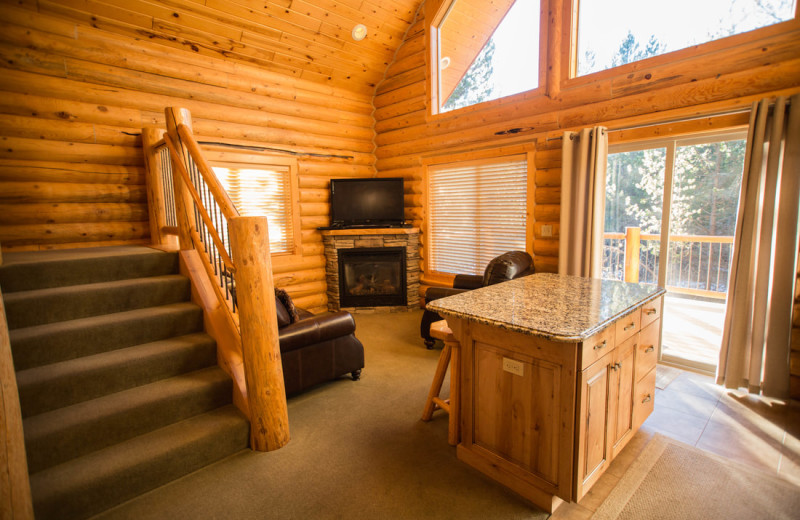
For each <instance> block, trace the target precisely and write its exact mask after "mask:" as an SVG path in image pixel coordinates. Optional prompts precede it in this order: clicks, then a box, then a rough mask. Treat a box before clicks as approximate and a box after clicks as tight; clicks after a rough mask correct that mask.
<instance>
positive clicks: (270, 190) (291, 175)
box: [214, 158, 300, 255]
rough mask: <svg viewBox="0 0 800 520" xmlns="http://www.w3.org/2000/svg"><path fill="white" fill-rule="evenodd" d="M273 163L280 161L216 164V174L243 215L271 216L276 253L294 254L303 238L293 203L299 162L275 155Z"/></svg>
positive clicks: (270, 239) (270, 226) (273, 246)
mask: <svg viewBox="0 0 800 520" xmlns="http://www.w3.org/2000/svg"><path fill="white" fill-rule="evenodd" d="M270 162H276V163H277V164H269V165H253V164H224V165H218V166H214V173H215V174H216V175H217V178H218V179H219V181H220V183H221V184H222V186H223V187H224V188H225V191H227V192H228V196H229V197H230V198H231V201H232V202H233V205H234V206H236V209H237V210H238V211H239V214H240V215H245V216H255V215H258V216H266V217H267V218H268V221H269V247H270V251H271V252H272V254H273V255H275V254H294V253H295V252H297V251H298V250H299V239H300V233H299V216H298V215H297V210H296V208H295V207H294V206H293V204H292V200H293V199H294V200H296V197H293V196H292V193H293V191H296V188H295V187H294V186H293V184H294V181H293V179H296V178H297V175H296V169H297V167H296V163H295V162H294V161H291V160H289V161H282V160H280V159H274V158H271V159H270Z"/></svg>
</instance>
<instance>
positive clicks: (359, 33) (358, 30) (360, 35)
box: [352, 23, 367, 42]
mask: <svg viewBox="0 0 800 520" xmlns="http://www.w3.org/2000/svg"><path fill="white" fill-rule="evenodd" d="M352 34H353V39H354V40H355V41H357V42H360V41H361V40H363V39H364V38H366V37H367V26H366V25H364V24H363V23H360V24H358V25H356V26H355V27H353V33H352Z"/></svg>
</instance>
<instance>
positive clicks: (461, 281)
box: [419, 251, 534, 349]
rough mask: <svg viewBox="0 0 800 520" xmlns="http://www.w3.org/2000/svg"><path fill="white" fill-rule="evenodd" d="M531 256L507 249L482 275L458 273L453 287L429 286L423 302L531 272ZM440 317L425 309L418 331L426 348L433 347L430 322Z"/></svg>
mask: <svg viewBox="0 0 800 520" xmlns="http://www.w3.org/2000/svg"><path fill="white" fill-rule="evenodd" d="M533 272H534V267H533V258H531V255H529V254H528V253H526V252H525V251H509V252H507V253H503V254H502V255H500V256H498V257H495V258H493V259H492V260H491V261H490V262H489V265H487V266H486V269H485V270H484V272H483V276H480V275H475V274H458V275H456V277H455V280H453V287H430V288H429V289H428V290H427V291H426V292H425V303H426V304H427V303H429V302H432V301H433V300H438V299H439V298H444V297H445V296H452V295H454V294H459V293H463V292H466V291H471V290H473V289H478V288H480V287H486V286H487V285H494V284H496V283H500V282H505V281H507V280H513V279H514V278H519V277H520V276H527V275H529V274H533ZM441 319H442V318H441V317H440V316H439V315H438V314H436V313H435V312H433V311H429V310H427V309H425V312H424V313H423V314H422V322H421V323H420V326H419V333H420V336H422V339H423V340H424V341H425V346H426V347H428V349H432V348H433V343H434V339H433V338H432V337H431V324H432V323H434V322H436V321H439V320H441Z"/></svg>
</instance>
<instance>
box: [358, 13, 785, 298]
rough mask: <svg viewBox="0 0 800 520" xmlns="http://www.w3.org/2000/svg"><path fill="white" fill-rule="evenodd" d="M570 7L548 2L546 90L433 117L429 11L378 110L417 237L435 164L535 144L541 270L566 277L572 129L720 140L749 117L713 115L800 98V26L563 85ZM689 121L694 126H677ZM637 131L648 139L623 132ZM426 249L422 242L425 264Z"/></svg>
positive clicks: (385, 151) (618, 138) (386, 152)
mask: <svg viewBox="0 0 800 520" xmlns="http://www.w3.org/2000/svg"><path fill="white" fill-rule="evenodd" d="M427 1H428V2H436V1H438V0H427ZM569 3H570V2H567V1H566V0H550V2H549V6H550V9H547V6H548V3H547V2H543V10H542V19H543V20H544V23H543V28H544V30H546V31H548V32H549V33H550V40H549V41H550V44H549V45H548V47H549V48H548V52H547V55H548V59H549V60H551V61H550V62H549V63H548V67H547V74H546V76H547V77H542V78H540V83H541V86H540V88H539V89H537V90H534V91H531V92H528V93H523V94H517V95H515V96H510V97H508V98H504V99H500V100H496V101H490V102H487V103H484V104H481V105H476V106H473V107H468V108H465V109H462V110H458V111H454V112H449V113H446V114H440V115H433V116H432V115H430V110H429V108H428V97H427V93H426V92H427V90H426V89H427V87H426V76H427V74H426V52H427V50H426V22H425V13H426V8H425V6H424V5H423V6H421V8H420V9H419V10H418V12H417V19H416V21H415V23H414V25H412V27H411V29H410V30H409V32H408V33H407V36H406V39H405V41H404V42H403V45H402V46H401V47H400V48H399V50H398V52H397V54H396V57H395V61H394V62H393V63H392V64H391V65H390V66H389V68H388V70H387V75H386V78H385V80H384V81H383V82H382V83H381V84H380V85H378V88H377V92H376V96H375V100H374V103H375V107H376V111H375V119H376V124H375V129H376V132H377V137H376V143H377V144H378V148H377V150H376V155H377V168H378V175H380V176H387V177H391V176H402V177H404V178H405V179H406V180H407V191H408V196H407V198H406V204H407V208H406V217H407V218H410V219H412V220H413V224H414V225H415V226H417V227H420V229H421V230H424V229H425V227H424V226H425V222H424V215H425V208H424V207H423V202H422V198H423V197H422V194H423V192H424V185H423V182H424V181H423V174H424V169H423V166H422V165H423V161H424V159H425V158H426V157H428V156H431V155H441V154H447V153H449V152H453V153H456V152H458V153H462V152H470V151H478V150H487V149H493V148H497V149H500V148H502V147H508V146H511V145H513V144H517V143H522V142H536V155H535V160H534V162H535V165H536V171H534V172H530V174H531V175H533V176H534V180H535V204H534V208H533V214H534V219H535V222H534V225H533V226H532V228H533V230H534V231H533V233H534V236H533V237H532V239H533V240H532V241H531V240H529V243H531V242H532V243H533V251H532V253H533V256H534V262H535V264H536V268H537V269H538V270H539V271H549V272H554V271H556V270H557V266H558V223H559V219H560V196H561V195H560V186H561V140H560V139H561V135H562V134H563V132H564V131H565V130H574V129H578V128H582V127H587V126H594V125H605V126H607V127H608V128H609V129H610V130H612V131H611V133H610V140H611V142H623V141H631V140H638V139H647V138H655V137H664V136H669V135H681V134H686V133H692V132H697V131H708V130H718V129H721V128H725V127H726V125H730V126H729V127H732V126H741V124H742V123H744V124H745V125H746V122H747V121H746V117H745V118H744V119H743V118H742V117H740V116H736V115H734V116H722V117H711V116H717V115H719V114H725V113H729V112H731V111H736V110H741V111H744V110H747V109H749V107H750V105H751V104H752V102H753V101H754V100H756V99H760V98H761V97H765V96H772V95H776V94H790V93H793V92H797V91H798V90H800V58H798V57H800V31H799V30H798V29H797V27H798V24H797V23H796V22H789V23H784V24H780V25H777V26H773V27H770V28H768V29H766V30H762V31H759V32H756V33H751V34H743V35H739V36H734V37H732V38H729V39H725V40H720V41H716V42H711V43H709V44H705V45H703V46H698V47H695V48H689V49H684V50H681V51H676V52H673V53H669V54H666V55H663V56H659V57H655V58H651V59H649V60H646V61H642V62H639V63H633V64H629V65H626V66H623V67H619V68H617V69H611V70H607V71H603V72H599V73H596V74H593V75H589V76H585V77H581V78H574V79H563V78H562V77H561V76H563V75H564V71H565V70H566V69H567V67H566V65H564V64H562V63H561V62H564V61H565V60H564V59H563V57H562V56H564V55H565V51H564V49H565V48H564V40H565V39H566V40H568V39H569V38H567V36H566V35H567V33H568V31H567V30H566V29H565V21H564V20H565V18H566V17H567V13H568V11H567V7H568V5H567V4H569ZM732 42H733V44H734V46H733V47H731V46H730V45H731V43H732ZM682 119H687V120H691V121H689V122H685V123H674V121H680V120H682ZM649 125H656V126H649ZM630 127H643V128H638V129H636V130H624V131H623V130H622V129H624V128H630ZM615 129H616V130H618V131H615ZM543 225H549V226H552V231H553V236H552V237H544V236H542V234H541V230H542V226H543ZM425 238H426V237H425V236H424V233H423V235H422V236H421V242H422V245H423V249H422V251H421V256H422V257H423V258H424V255H425V249H424V245H425ZM423 266H424V261H423ZM440 280H441V278H440V277H430V278H428V277H426V276H425V274H423V283H428V284H429V285H434V284H437V283H440Z"/></svg>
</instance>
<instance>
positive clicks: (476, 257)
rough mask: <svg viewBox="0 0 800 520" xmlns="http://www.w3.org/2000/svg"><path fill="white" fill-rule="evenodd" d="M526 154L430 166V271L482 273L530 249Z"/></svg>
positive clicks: (428, 262)
mask: <svg viewBox="0 0 800 520" xmlns="http://www.w3.org/2000/svg"><path fill="white" fill-rule="evenodd" d="M527 171H528V163H527V158H526V156H525V155H517V156H510V157H502V158H494V159H489V160H481V161H470V162H457V163H448V164H439V165H433V166H429V167H428V211H429V214H428V219H427V220H428V230H427V232H428V242H427V243H426V248H427V251H426V257H427V260H426V261H427V268H428V270H430V271H434V272H438V273H455V274H459V273H463V274H482V273H483V270H484V268H485V267H486V264H488V263H489V261H490V260H491V259H492V258H494V257H495V256H497V255H500V254H502V253H505V252H506V251H510V250H523V251H524V250H525V245H526V231H525V230H526V210H527V204H526V202H527Z"/></svg>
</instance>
